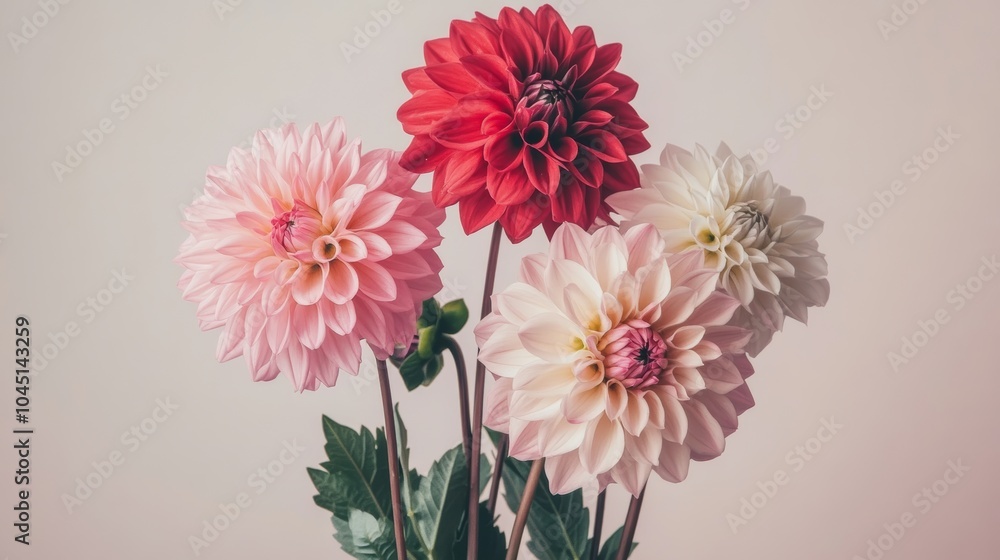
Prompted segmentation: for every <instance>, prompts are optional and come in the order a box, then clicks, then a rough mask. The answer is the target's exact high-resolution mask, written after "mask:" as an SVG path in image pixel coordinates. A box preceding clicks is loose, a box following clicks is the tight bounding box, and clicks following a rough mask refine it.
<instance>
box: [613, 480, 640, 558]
mask: <svg viewBox="0 0 1000 560" xmlns="http://www.w3.org/2000/svg"><path fill="white" fill-rule="evenodd" d="M645 496H646V487H645V486H643V487H642V492H639V497H635V496H633V497H632V502H631V503H629V505H628V514H626V516H625V527H624V530H623V531H622V542H621V544H620V545H619V546H618V556H616V558H617V560H625V559H626V558H628V556H629V554H631V553H632V540H633V539H634V538H635V527H636V525H638V524H639V510H641V509H642V499H643V498H644V497H645Z"/></svg>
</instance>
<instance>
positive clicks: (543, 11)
mask: <svg viewBox="0 0 1000 560" xmlns="http://www.w3.org/2000/svg"><path fill="white" fill-rule="evenodd" d="M536 19H537V21H538V29H539V31H540V32H541V35H542V36H543V37H544V38H545V50H546V51H548V52H550V53H552V55H553V56H555V57H556V59H557V60H563V59H564V58H566V56H567V55H569V53H571V52H573V35H572V34H571V33H570V31H569V27H567V26H566V22H565V21H563V18H562V16H560V15H559V12H557V11H556V10H555V9H554V8H553V7H552V6H549V5H548V4H546V5H544V6H542V7H541V8H539V9H538V14H537V16H536Z"/></svg>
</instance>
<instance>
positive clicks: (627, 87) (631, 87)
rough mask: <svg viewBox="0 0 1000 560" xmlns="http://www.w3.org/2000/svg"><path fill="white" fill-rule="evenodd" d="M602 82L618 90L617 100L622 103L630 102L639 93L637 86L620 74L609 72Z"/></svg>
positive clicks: (634, 82)
mask: <svg viewBox="0 0 1000 560" xmlns="http://www.w3.org/2000/svg"><path fill="white" fill-rule="evenodd" d="M604 81H605V82H607V83H609V84H611V85H613V86H615V87H616V88H618V98H619V99H621V100H622V101H632V100H633V99H635V94H636V92H637V91H639V84H638V83H636V81H635V80H633V79H632V78H629V77H628V76H626V75H625V74H622V73H621V72H611V73H609V74H608V75H607V76H605V77H604Z"/></svg>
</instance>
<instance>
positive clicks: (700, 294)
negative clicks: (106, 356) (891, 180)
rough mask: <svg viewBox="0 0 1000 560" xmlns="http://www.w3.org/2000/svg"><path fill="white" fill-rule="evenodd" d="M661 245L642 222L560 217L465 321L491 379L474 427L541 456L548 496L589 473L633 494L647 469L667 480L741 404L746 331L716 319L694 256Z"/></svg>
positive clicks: (746, 401)
mask: <svg viewBox="0 0 1000 560" xmlns="http://www.w3.org/2000/svg"><path fill="white" fill-rule="evenodd" d="M664 246H665V243H664V241H663V240H662V239H661V238H660V235H659V234H658V233H657V231H656V229H654V228H653V227H652V226H645V227H636V228H632V229H631V230H629V231H627V232H626V233H625V234H624V235H623V234H622V233H620V232H619V230H618V229H616V228H614V227H610V226H607V227H603V228H600V229H598V230H597V231H596V232H595V233H593V234H589V233H587V232H585V231H584V230H582V229H581V228H579V227H578V226H576V225H573V224H565V225H563V226H561V227H560V228H559V229H558V230H557V231H556V232H555V235H554V236H553V238H552V244H551V251H550V254H549V255H533V256H529V257H526V258H525V259H524V260H523V261H522V263H521V270H520V282H517V283H514V284H512V285H511V286H509V287H508V288H506V289H505V290H503V291H502V292H500V293H498V294H496V295H495V296H494V299H493V304H494V305H493V308H494V311H493V312H492V313H491V314H490V315H488V316H487V317H486V318H485V319H483V321H482V322H480V324H479V325H478V326H477V328H476V337H477V339H478V340H479V343H480V348H481V351H480V354H479V359H480V360H481V361H482V362H483V364H484V365H485V366H486V367H487V369H488V370H489V371H491V372H492V373H493V374H494V375H495V376H496V377H497V379H496V380H495V383H494V385H493V387H492V389H491V390H490V393H489V395H488V397H487V403H486V411H487V414H486V416H487V418H486V424H487V425H488V426H490V427H491V428H493V429H496V430H500V431H503V432H506V433H509V434H510V454H511V456H513V457H515V458H517V459H521V460H535V459H539V458H543V457H544V458H546V462H545V469H546V474H547V475H548V479H549V484H550V486H551V490H552V491H553V492H555V493H566V492H570V491H572V490H575V489H577V488H581V487H583V486H584V485H585V484H588V483H592V482H593V481H594V480H595V479H596V480H597V481H598V482H600V484H601V485H602V487H603V486H605V485H607V484H608V483H610V482H612V481H615V482H618V483H620V484H622V485H623V486H624V487H625V488H626V489H627V490H628V491H629V492H631V493H632V494H633V495H638V494H639V493H640V492H641V491H642V488H643V486H644V485H645V483H646V480H647V478H648V477H649V474H650V472H651V471H654V470H655V471H656V473H657V474H659V475H660V476H661V477H662V478H664V479H666V480H669V481H673V482H679V481H681V480H683V479H684V478H685V477H686V476H687V470H688V464H689V461H690V459H696V460H706V459H711V458H713V457H717V456H718V455H719V454H721V453H722V451H723V449H724V447H725V436H726V435H728V434H729V433H732V431H733V430H735V429H736V417H737V415H738V414H740V413H742V412H743V411H744V410H746V409H747V408H749V407H750V406H751V405H752V404H753V401H752V399H751V398H750V394H749V391H747V389H746V385H745V384H744V379H745V377H746V376H748V375H749V374H750V373H751V372H752V371H753V370H752V367H751V366H750V362H749V361H748V360H747V358H746V356H745V355H744V352H743V345H744V344H745V343H746V341H747V339H748V338H749V335H750V333H749V332H748V331H746V330H744V329H742V328H739V327H735V326H727V325H726V323H727V322H728V321H729V320H730V318H731V317H732V314H733V311H735V310H736V308H737V307H739V302H738V301H737V300H736V299H734V298H732V297H731V296H729V295H727V294H725V293H723V292H721V291H719V290H716V284H717V282H718V274H717V273H716V272H715V271H714V270H713V269H708V268H705V267H704V264H703V260H704V259H703V257H702V254H701V253H697V252H687V253H683V254H680V255H668V254H666V253H664Z"/></svg>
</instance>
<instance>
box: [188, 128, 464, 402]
mask: <svg viewBox="0 0 1000 560" xmlns="http://www.w3.org/2000/svg"><path fill="white" fill-rule="evenodd" d="M398 162H399V153H397V152H393V151H391V150H374V151H371V152H367V153H362V151H361V142H360V141H359V140H354V141H352V142H348V141H347V140H346V138H345V132H344V123H343V121H342V120H341V119H335V120H333V121H332V122H330V123H328V124H326V125H324V126H320V125H318V124H317V125H313V126H311V127H310V128H309V129H308V130H306V131H305V133H304V134H300V133H299V130H298V129H297V128H296V127H295V125H293V124H290V125H287V126H285V127H283V128H281V129H272V130H264V131H261V132H259V133H258V134H257V136H256V138H255V139H254V143H253V147H252V149H251V150H250V151H246V150H242V149H239V148H234V149H233V150H232V151H231V152H230V153H229V161H228V162H227V165H226V167H225V168H221V167H212V168H210V169H209V170H208V177H207V183H206V186H205V192H204V194H203V195H202V196H201V197H199V198H198V199H197V200H195V201H194V203H192V205H191V206H190V207H189V208H188V209H187V221H186V222H184V227H185V228H186V229H187V230H188V231H189V232H190V233H191V235H190V236H189V237H188V239H187V240H186V241H185V242H184V243H183V245H181V250H180V255H179V256H178V257H177V259H176V260H177V262H178V263H179V264H180V265H181V266H183V267H184V269H185V270H184V273H183V275H182V276H181V280H180V282H179V287H180V288H181V289H182V290H183V291H184V299H186V300H188V301H193V302H195V303H197V304H198V321H199V323H200V324H201V328H202V329H204V330H209V329H214V328H217V327H222V329H223V332H222V336H221V337H220V339H219V346H218V351H217V356H218V359H219V361H227V360H231V359H233V358H235V357H237V356H240V355H243V356H245V357H246V360H247V364H248V365H249V366H250V371H251V372H252V374H253V378H254V380H255V381H270V380H272V379H274V378H275V377H276V376H277V375H278V374H279V373H285V374H286V375H287V376H288V377H290V378H291V380H292V382H293V383H294V384H295V388H296V389H297V390H299V391H303V390H315V389H317V388H318V387H319V386H320V385H325V386H327V387H330V386H333V385H334V384H335V383H336V382H337V376H338V374H339V372H340V370H342V369H344V370H347V371H349V372H351V373H352V374H357V372H358V366H359V365H360V361H361V340H362V339H364V340H366V341H367V342H368V344H369V345H370V346H371V347H372V349H373V350H374V352H375V354H376V356H377V357H380V358H385V357H386V356H388V355H389V354H390V353H392V351H393V349H394V347H395V345H396V344H409V341H410V339H411V338H412V337H413V335H414V332H415V330H416V318H417V315H418V313H419V309H420V307H421V303H422V302H423V300H424V299H426V298H428V297H430V296H432V295H433V294H435V293H437V292H438V291H439V290H440V289H441V280H440V277H439V273H440V271H441V267H442V264H441V261H440V259H439V258H438V256H437V255H436V254H435V252H434V248H435V247H437V246H438V245H439V244H440V242H441V236H440V234H439V233H438V229H437V227H438V226H439V225H440V224H441V222H442V221H443V220H444V212H443V211H441V210H439V209H437V208H436V207H435V206H434V204H433V203H432V202H431V200H430V195H429V194H426V193H418V192H415V191H413V190H412V188H411V187H412V185H413V183H414V181H415V180H416V177H417V176H416V175H414V174H413V173H410V172H409V171H406V170H405V169H403V168H402V167H400V166H399V164H398Z"/></svg>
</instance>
